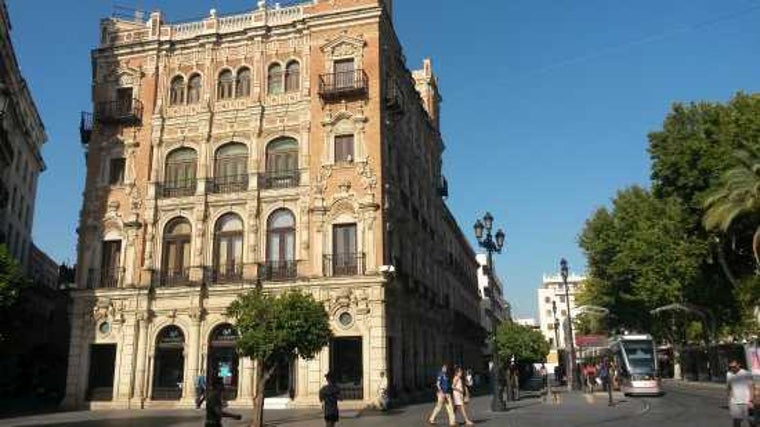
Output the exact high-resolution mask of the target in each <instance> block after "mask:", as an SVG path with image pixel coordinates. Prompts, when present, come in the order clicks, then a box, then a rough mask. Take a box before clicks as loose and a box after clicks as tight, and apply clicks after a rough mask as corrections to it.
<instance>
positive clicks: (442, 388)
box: [428, 365, 456, 426]
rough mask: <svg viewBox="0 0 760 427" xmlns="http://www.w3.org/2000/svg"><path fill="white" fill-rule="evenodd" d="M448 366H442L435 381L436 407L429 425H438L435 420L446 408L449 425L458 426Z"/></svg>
mask: <svg viewBox="0 0 760 427" xmlns="http://www.w3.org/2000/svg"><path fill="white" fill-rule="evenodd" d="M446 371H447V368H446V365H443V366H441V372H440V373H439V374H438V377H437V378H436V380H435V394H436V405H435V408H434V409H433V413H432V414H430V417H429V418H428V423H429V424H436V422H435V419H436V418H437V417H438V413H439V412H441V409H442V408H444V407H445V408H446V414H447V415H448V416H449V425H450V426H454V425H456V418H455V416H454V407H453V404H452V400H451V383H450V382H449V377H448V375H447V374H446Z"/></svg>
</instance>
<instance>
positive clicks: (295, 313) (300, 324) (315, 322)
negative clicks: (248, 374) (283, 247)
mask: <svg viewBox="0 0 760 427" xmlns="http://www.w3.org/2000/svg"><path fill="white" fill-rule="evenodd" d="M227 315H228V316H230V317H231V318H232V319H234V323H235V326H236V328H237V330H238V334H239V338H238V341H237V348H238V351H239V352H240V354H242V355H243V356H247V357H250V358H251V359H252V360H253V361H254V362H255V363H256V369H255V370H254V375H255V376H256V378H255V382H254V383H255V384H256V389H255V395H254V419H253V422H252V425H253V426H255V427H260V426H262V423H263V419H262V417H261V414H262V408H263V405H264V389H265V386H266V382H267V380H269V378H270V377H271V375H272V373H273V372H274V369H275V367H276V366H277V364H278V363H279V362H282V361H286V362H287V361H292V360H294V359H295V358H298V357H300V358H302V359H311V358H313V357H314V356H316V355H317V353H319V352H320V351H321V350H322V349H323V348H324V347H325V346H327V345H328V344H329V343H330V339H331V338H332V330H331V329H330V323H329V319H328V316H327V312H326V311H325V308H324V306H323V305H322V304H321V303H319V302H317V301H316V300H314V298H313V297H312V296H311V295H306V294H303V293H300V292H287V293H284V294H281V295H279V296H275V295H271V294H267V293H264V292H263V291H261V290H254V291H251V292H248V293H246V294H243V295H240V296H239V297H238V298H237V299H236V300H235V301H233V302H232V304H231V305H230V306H229V308H228V309H227Z"/></svg>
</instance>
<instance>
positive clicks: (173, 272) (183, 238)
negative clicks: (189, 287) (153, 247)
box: [161, 218, 192, 284]
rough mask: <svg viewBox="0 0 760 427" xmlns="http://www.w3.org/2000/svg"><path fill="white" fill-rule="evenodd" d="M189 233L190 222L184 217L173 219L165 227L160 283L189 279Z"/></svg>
mask: <svg viewBox="0 0 760 427" xmlns="http://www.w3.org/2000/svg"><path fill="white" fill-rule="evenodd" d="M191 235H192V233H191V227H190V223H189V222H188V221H187V220H185V219H184V218H183V219H177V220H174V221H173V222H172V223H170V224H169V226H167V227H166V231H165V233H164V251H163V259H162V261H163V263H162V265H161V268H162V270H163V271H162V272H161V278H162V282H163V283H162V284H172V283H178V282H186V281H187V280H188V279H189V275H190V239H191Z"/></svg>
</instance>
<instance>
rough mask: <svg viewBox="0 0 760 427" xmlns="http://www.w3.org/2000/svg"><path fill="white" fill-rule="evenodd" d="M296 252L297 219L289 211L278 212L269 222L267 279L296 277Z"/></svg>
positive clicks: (281, 210)
mask: <svg viewBox="0 0 760 427" xmlns="http://www.w3.org/2000/svg"><path fill="white" fill-rule="evenodd" d="M295 252H296V219H295V217H294V216H293V213H292V212H290V211H289V210H287V209H279V210H276V211H274V212H273V213H272V214H271V215H270V216H269V219H268V220H267V254H266V256H267V275H266V276H267V278H268V279H270V280H283V279H289V278H293V277H295V275H296V265H295Z"/></svg>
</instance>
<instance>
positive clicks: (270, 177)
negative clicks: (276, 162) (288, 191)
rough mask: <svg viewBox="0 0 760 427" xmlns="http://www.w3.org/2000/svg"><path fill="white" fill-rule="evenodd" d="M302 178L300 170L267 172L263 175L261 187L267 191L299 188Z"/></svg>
mask: <svg viewBox="0 0 760 427" xmlns="http://www.w3.org/2000/svg"><path fill="white" fill-rule="evenodd" d="M300 176H301V174H300V172H299V171H298V170H290V171H267V172H264V173H263V174H261V186H262V187H263V188H264V189H267V190H272V189H279V188H292V187H297V186H298V184H299V183H300V182H299V181H300Z"/></svg>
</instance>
